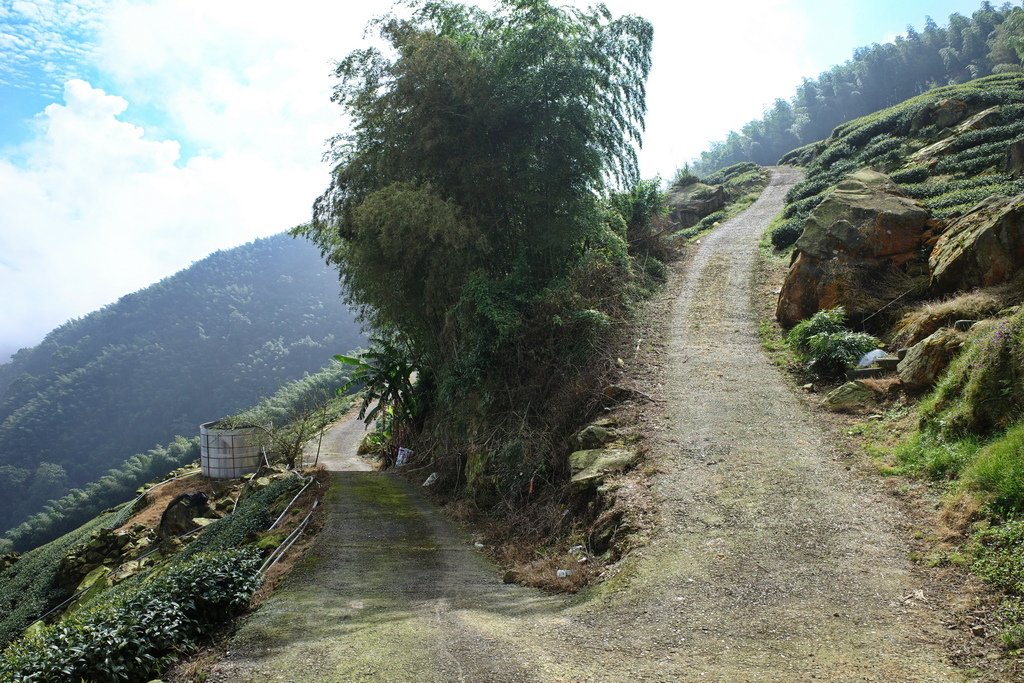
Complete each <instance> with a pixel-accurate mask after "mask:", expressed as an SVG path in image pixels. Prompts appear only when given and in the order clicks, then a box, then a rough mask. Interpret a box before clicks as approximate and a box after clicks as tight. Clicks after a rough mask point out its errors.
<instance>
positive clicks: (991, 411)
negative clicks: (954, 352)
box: [921, 311, 1024, 438]
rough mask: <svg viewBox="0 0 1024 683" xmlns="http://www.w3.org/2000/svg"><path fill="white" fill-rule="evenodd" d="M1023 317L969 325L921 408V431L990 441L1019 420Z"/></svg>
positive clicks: (1023, 387) (1023, 390) (1023, 401)
mask: <svg viewBox="0 0 1024 683" xmlns="http://www.w3.org/2000/svg"><path fill="white" fill-rule="evenodd" d="M1022 369H1024V311H1022V312H1018V313H1016V314H1015V315H1014V316H1013V317H1011V318H1004V319H1001V320H996V321H984V322H982V323H979V324H977V325H975V327H974V329H973V330H972V331H971V336H970V338H969V340H968V342H967V344H966V345H965V347H964V349H963V350H962V351H961V352H960V354H959V355H958V356H957V357H956V359H954V361H953V363H952V364H951V365H950V367H949V370H947V371H946V374H945V375H944V376H943V377H942V379H941V380H939V383H938V384H937V385H936V387H935V390H934V391H933V392H932V393H931V394H930V395H929V396H928V397H927V398H926V399H925V400H924V401H922V403H921V426H922V428H923V429H925V430H927V431H932V432H935V433H938V434H941V435H943V436H946V437H951V438H956V437H960V436H965V435H970V434H976V435H982V436H985V435H990V434H993V433H995V432H998V431H1002V430H1005V429H1007V428H1009V427H1010V426H1011V425H1013V424H1014V423H1016V422H1017V421H1018V420H1019V419H1020V418H1021V416H1022V415H1024V371H1022Z"/></svg>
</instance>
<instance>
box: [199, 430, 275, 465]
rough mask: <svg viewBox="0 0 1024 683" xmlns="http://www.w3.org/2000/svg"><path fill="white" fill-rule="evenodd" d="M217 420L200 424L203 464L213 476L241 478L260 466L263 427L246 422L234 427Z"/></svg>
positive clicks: (201, 458) (201, 460) (201, 462)
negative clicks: (220, 425) (224, 426)
mask: <svg viewBox="0 0 1024 683" xmlns="http://www.w3.org/2000/svg"><path fill="white" fill-rule="evenodd" d="M216 424H217V422H216V421H215V422H207V423H205V424H201V425H199V445H200V464H201V465H202V468H203V474H204V475H205V476H207V477H210V478H211V479H237V478H239V477H241V476H242V475H245V474H249V473H250V472H255V471H256V470H258V469H259V467H260V439H259V437H260V428H259V427H256V426H252V425H242V426H238V427H233V428H231V429H224V428H220V427H216V426H215V425H216Z"/></svg>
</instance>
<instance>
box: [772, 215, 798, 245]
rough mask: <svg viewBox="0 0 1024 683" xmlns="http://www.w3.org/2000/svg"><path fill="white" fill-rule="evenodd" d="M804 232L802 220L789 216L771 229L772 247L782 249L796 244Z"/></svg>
mask: <svg viewBox="0 0 1024 683" xmlns="http://www.w3.org/2000/svg"><path fill="white" fill-rule="evenodd" d="M803 233H804V222H803V221H802V220H800V219H799V218H791V219H789V220H787V221H783V222H782V223H779V224H778V225H777V226H775V228H773V229H772V238H771V239H772V247H773V248H774V249H775V250H776V251H782V250H784V249H788V248H789V247H791V246H793V245H794V244H796V241H797V240H798V239H800V235H802V234H803Z"/></svg>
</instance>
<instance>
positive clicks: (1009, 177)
mask: <svg viewBox="0 0 1024 683" xmlns="http://www.w3.org/2000/svg"><path fill="white" fill-rule="evenodd" d="M1022 137H1024V74H1019V73H1009V74H1000V75H996V76H989V77H987V78H979V79H977V80H974V81H970V82H968V83H964V84H962V85H952V86H947V87H943V88H937V89H935V90H931V91H929V92H927V93H925V94H923V95H920V96H918V97H915V98H913V99H910V100H907V101H906V102H903V103H901V104H899V105H896V106H894V107H890V108H888V109H883V110H881V111H878V112H876V113H874V114H870V115H868V116H864V117H862V118H859V119H856V120H854V121H851V122H849V123H846V124H843V125H841V126H839V127H837V128H836V129H835V131H833V133H832V135H830V136H829V137H828V138H827V139H825V140H823V141H822V142H818V143H815V144H813V145H808V146H806V147H801V148H799V149H796V150H794V151H792V152H790V153H789V154H787V155H785V156H784V157H783V158H782V160H781V163H784V164H794V165H799V166H804V167H806V172H807V177H806V180H804V182H802V183H800V184H798V185H796V186H795V187H794V188H793V189H792V190H791V191H790V192H789V194H788V195H787V196H786V202H787V205H786V208H785V211H784V212H783V216H784V217H785V219H786V220H785V221H784V222H782V223H781V224H779V225H778V226H776V228H775V229H774V231H773V233H772V242H773V244H774V245H775V246H776V248H785V247H788V246H790V245H792V244H793V243H794V242H796V239H797V237H799V236H800V232H801V231H802V229H803V223H804V221H805V220H806V218H807V216H808V215H810V213H811V211H813V210H814V208H815V207H817V206H818V204H820V203H821V201H822V200H823V199H824V197H825V195H826V194H827V192H828V191H829V190H830V189H831V188H832V187H833V186H834V185H835V184H836V183H838V182H839V181H840V180H841V179H842V178H843V177H844V176H846V175H847V174H849V173H851V172H852V171H855V170H857V169H860V168H864V167H869V168H872V169H874V170H877V171H881V172H884V173H889V174H891V175H892V178H893V180H895V181H896V182H897V183H898V184H899V185H900V186H901V188H902V190H903V191H904V192H905V193H906V194H907V195H908V196H910V197H913V198H915V199H919V200H921V201H922V203H923V204H924V205H925V206H926V207H927V208H928V209H929V210H930V211H931V215H932V217H933V218H936V219H940V220H946V219H950V218H954V217H957V216H960V215H962V214H964V213H966V212H967V211H968V210H969V209H970V208H971V207H972V206H974V205H975V204H977V203H978V202H979V201H981V200H982V199H984V198H986V197H989V196H991V195H993V194H997V195H1007V196H1008V195H1013V194H1019V193H1021V192H1024V178H1020V177H1015V175H1014V174H1013V172H1012V169H1008V168H1007V167H1006V161H1007V157H1008V148H1009V147H1010V145H1011V144H1012V143H1013V142H1015V141H1016V140H1019V139H1021V138H1022Z"/></svg>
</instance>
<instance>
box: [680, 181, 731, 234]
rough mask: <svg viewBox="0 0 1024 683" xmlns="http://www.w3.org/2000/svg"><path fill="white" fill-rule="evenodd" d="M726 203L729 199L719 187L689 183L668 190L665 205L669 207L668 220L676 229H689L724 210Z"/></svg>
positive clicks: (722, 188) (723, 189)
mask: <svg viewBox="0 0 1024 683" xmlns="http://www.w3.org/2000/svg"><path fill="white" fill-rule="evenodd" d="M728 201H729V197H728V195H726V193H725V188H724V187H722V186H721V185H705V184H704V183H690V184H689V185H686V186H685V187H674V188H672V189H671V190H669V193H668V197H667V199H666V204H667V205H668V207H669V220H671V221H672V222H673V223H675V224H676V226H677V227H678V228H690V227H693V226H694V225H696V224H697V223H699V222H700V219H702V218H704V217H705V216H709V215H711V214H713V213H714V212H715V211H720V210H721V209H724V208H725V205H726V204H727V203H728Z"/></svg>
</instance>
